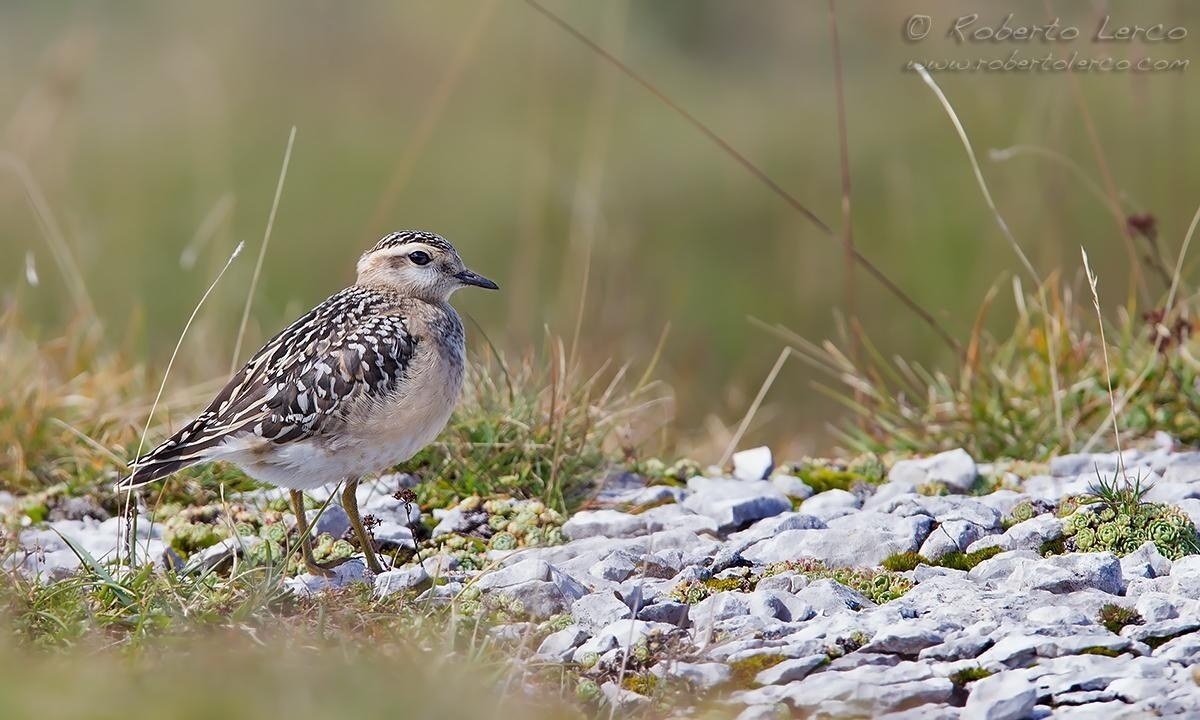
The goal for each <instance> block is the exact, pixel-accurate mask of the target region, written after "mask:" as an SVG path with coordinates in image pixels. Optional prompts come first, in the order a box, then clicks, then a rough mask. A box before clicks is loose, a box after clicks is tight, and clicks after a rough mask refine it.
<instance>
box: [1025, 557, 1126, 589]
mask: <svg viewBox="0 0 1200 720" xmlns="http://www.w3.org/2000/svg"><path fill="white" fill-rule="evenodd" d="M1012 581H1014V582H1015V583H1016V584H1017V586H1018V587H1020V588H1022V589H1028V590H1046V591H1048V592H1052V593H1055V594H1058V593H1067V592H1075V591H1076V590H1082V589H1084V588H1095V589H1096V590H1099V591H1101V592H1105V593H1108V594H1110V595H1120V594H1122V593H1123V592H1124V591H1125V580H1124V578H1123V577H1122V575H1121V563H1120V561H1119V560H1117V556H1116V555H1113V554H1112V553H1070V554H1069V555H1053V556H1051V557H1048V558H1045V559H1044V560H1041V561H1040V562H1037V563H1035V564H1033V565H1030V566H1026V567H1025V568H1023V570H1022V571H1018V573H1016V574H1015V575H1014V577H1013V578H1012Z"/></svg>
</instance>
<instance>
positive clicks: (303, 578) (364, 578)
mask: <svg viewBox="0 0 1200 720" xmlns="http://www.w3.org/2000/svg"><path fill="white" fill-rule="evenodd" d="M372 577H373V576H372V574H371V571H370V570H368V569H367V564H366V561H365V560H364V559H363V558H361V557H355V558H350V559H349V560H347V561H345V562H343V563H341V564H340V565H337V566H336V567H334V568H333V572H332V574H330V575H310V574H309V573H303V574H300V575H297V576H296V577H292V578H288V579H287V580H284V581H283V585H284V587H286V588H287V589H289V590H291V591H292V592H293V593H295V594H296V595H297V596H299V597H310V596H312V595H315V594H316V593H318V592H320V591H322V590H336V589H339V588H344V587H347V586H348V585H350V584H351V583H360V582H361V583H370V582H372Z"/></svg>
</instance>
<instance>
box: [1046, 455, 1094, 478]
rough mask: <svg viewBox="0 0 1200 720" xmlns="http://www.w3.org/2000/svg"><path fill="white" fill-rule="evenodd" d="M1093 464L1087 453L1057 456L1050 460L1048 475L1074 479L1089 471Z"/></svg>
mask: <svg viewBox="0 0 1200 720" xmlns="http://www.w3.org/2000/svg"><path fill="white" fill-rule="evenodd" d="M1093 462H1095V461H1094V460H1093V459H1092V456H1091V455H1089V454H1087V453H1074V454H1069V455H1058V456H1056V457H1052V458H1050V474H1051V475H1052V476H1054V477H1075V476H1077V475H1082V474H1083V473H1085V472H1089V471H1091V470H1092V469H1093V468H1092V464H1093Z"/></svg>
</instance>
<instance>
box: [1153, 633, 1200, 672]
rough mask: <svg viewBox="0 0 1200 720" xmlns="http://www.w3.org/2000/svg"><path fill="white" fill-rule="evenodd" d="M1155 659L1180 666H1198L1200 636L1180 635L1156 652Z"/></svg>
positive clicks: (1199, 660)
mask: <svg viewBox="0 0 1200 720" xmlns="http://www.w3.org/2000/svg"><path fill="white" fill-rule="evenodd" d="M1154 657H1156V658H1162V659H1163V660H1170V661H1172V662H1176V663H1179V664H1180V665H1186V666H1191V665H1196V664H1197V662H1200V634H1197V633H1191V634H1188V635H1180V636H1179V637H1176V638H1174V639H1172V640H1168V641H1166V642H1165V643H1163V644H1162V645H1160V646H1158V648H1156V649H1155V650H1154Z"/></svg>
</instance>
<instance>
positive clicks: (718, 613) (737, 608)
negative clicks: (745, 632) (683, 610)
mask: <svg viewBox="0 0 1200 720" xmlns="http://www.w3.org/2000/svg"><path fill="white" fill-rule="evenodd" d="M749 612H750V596H749V595H748V594H747V593H740V592H732V591H726V592H718V593H713V594H712V595H709V596H708V597H706V598H704V599H703V600H701V601H700V602H698V603H696V604H695V605H692V606H691V609H690V610H689V611H688V621H689V622H690V623H691V624H692V627H694V628H696V634H697V636H701V637H703V636H704V635H705V634H706V633H708V632H710V631H711V630H712V628H713V625H714V624H716V623H717V622H718V621H721V620H727V619H729V618H732V617H737V616H739V615H746V614H748V613H749Z"/></svg>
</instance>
